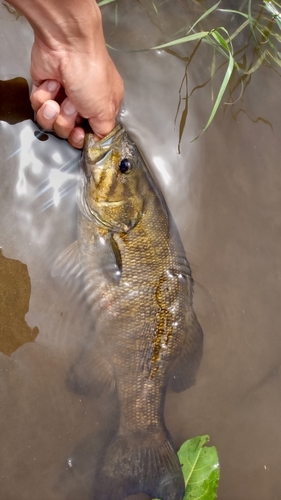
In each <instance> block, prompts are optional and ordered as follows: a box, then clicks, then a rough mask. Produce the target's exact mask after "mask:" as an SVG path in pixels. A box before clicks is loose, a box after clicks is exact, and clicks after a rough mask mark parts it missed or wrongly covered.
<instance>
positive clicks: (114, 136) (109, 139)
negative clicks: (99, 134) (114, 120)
mask: <svg viewBox="0 0 281 500" xmlns="http://www.w3.org/2000/svg"><path fill="white" fill-rule="evenodd" d="M124 132H125V129H124V128H123V127H122V125H121V124H120V123H118V124H117V125H116V126H115V127H114V129H113V130H112V131H111V132H110V134H108V135H106V136H105V137H103V138H102V139H101V140H100V141H95V139H94V134H92V133H88V134H87V135H86V138H85V146H84V148H85V149H86V150H87V149H90V148H93V147H96V148H102V149H104V148H108V150H109V149H111V146H112V145H114V144H116V143H118V142H119V141H120V139H121V138H122V136H123V134H124Z"/></svg>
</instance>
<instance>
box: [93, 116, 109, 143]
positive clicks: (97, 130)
mask: <svg viewBox="0 0 281 500" xmlns="http://www.w3.org/2000/svg"><path fill="white" fill-rule="evenodd" d="M89 124H90V127H91V129H92V130H93V131H94V135H95V136H96V137H97V138H98V140H100V139H102V138H103V137H105V136H106V135H108V134H110V132H111V131H112V130H113V129H114V127H115V119H112V120H107V121H99V120H97V118H89Z"/></svg>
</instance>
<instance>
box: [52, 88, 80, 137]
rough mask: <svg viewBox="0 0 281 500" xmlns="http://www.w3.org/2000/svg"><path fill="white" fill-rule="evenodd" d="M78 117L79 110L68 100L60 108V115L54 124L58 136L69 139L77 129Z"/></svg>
mask: <svg viewBox="0 0 281 500" xmlns="http://www.w3.org/2000/svg"><path fill="white" fill-rule="evenodd" d="M77 115H78V112H77V109H76V108H75V106H73V104H72V102H71V101H70V100H69V99H68V98H66V99H65V100H64V101H63V102H62V104H61V106H60V113H59V115H58V116H57V119H56V121H55V123H54V131H55V132H56V134H57V135H59V136H60V137H63V138H64V139H67V138H68V137H69V135H70V133H71V131H72V130H73V129H74V128H75V120H76V117H77Z"/></svg>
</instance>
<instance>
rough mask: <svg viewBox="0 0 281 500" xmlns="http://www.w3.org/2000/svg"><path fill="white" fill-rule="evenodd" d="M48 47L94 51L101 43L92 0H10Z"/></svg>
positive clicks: (102, 37) (100, 19) (101, 37)
mask: <svg viewBox="0 0 281 500" xmlns="http://www.w3.org/2000/svg"><path fill="white" fill-rule="evenodd" d="M10 3H11V5H13V7H15V8H17V9H19V10H20V11H21V12H22V13H23V14H24V15H25V17H26V18H27V20H28V22H29V23H30V25H31V26H32V28H33V30H34V33H35V36H36V37H37V38H38V39H39V40H40V41H41V42H42V43H43V44H44V45H45V46H46V47H47V48H48V49H49V50H55V51H60V50H75V51H76V52H77V51H78V52H80V51H81V52H82V51H83V52H84V53H85V52H86V53H87V52H89V53H91V54H92V53H93V52H97V51H99V50H100V49H101V47H102V46H104V45H105V41H104V36H103V29H102V18H101V12H100V9H99V7H98V5H97V3H96V1H95V0H83V2H82V1H81V2H77V0H60V1H59V2H58V1H57V0H48V1H46V0H10Z"/></svg>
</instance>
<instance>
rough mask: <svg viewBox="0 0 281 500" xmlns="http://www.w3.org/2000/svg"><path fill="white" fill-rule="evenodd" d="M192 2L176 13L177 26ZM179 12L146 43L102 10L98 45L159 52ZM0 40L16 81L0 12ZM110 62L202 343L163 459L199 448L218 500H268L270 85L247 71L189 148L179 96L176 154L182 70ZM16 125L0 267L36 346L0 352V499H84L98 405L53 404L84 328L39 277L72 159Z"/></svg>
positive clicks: (133, 57)
mask: <svg viewBox="0 0 281 500" xmlns="http://www.w3.org/2000/svg"><path fill="white" fill-rule="evenodd" d="M203 3H204V2H203ZM203 3H202V2H200V3H197V2H191V3H190V4H191V7H190V8H189V10H188V12H187V13H186V16H190V17H188V20H189V22H192V21H190V19H193V16H195V15H196V14H197V13H198V11H199V12H201V10H202V9H203V5H202V4H203ZM226 3H227V2H225V4H226ZM183 4H184V2H180V1H178V2H176V3H175V6H176V7H175V8H174V9H173V11H172V12H170V11H167V13H166V17H165V15H164V14H162V13H161V16H162V17H161V20H160V28H161V29H159V27H158V26H157V23H158V21H159V18H157V17H152V14H151V13H149V14H150V15H149V16H147V15H146V12H145V9H143V10H142V8H141V5H140V4H139V3H138V5H139V7H138V9H139V10H137V9H136V13H135V16H136V18H135V19H138V23H137V22H136V20H135V19H134V17H128V15H126V16H125V12H126V9H128V2H127V3H126V2H122V3H121V2H120V5H119V17H118V24H117V27H116V26H115V13H114V9H113V8H110V9H107V10H104V20H105V30H106V34H107V39H108V42H109V44H110V45H112V46H113V45H114V46H115V47H117V48H120V49H124V44H125V46H127V45H126V44H128V45H129V47H130V48H133V49H137V48H146V47H149V46H151V45H157V44H160V43H162V42H164V41H166V40H167V39H168V38H167V37H168V36H171V35H172V34H173V33H175V32H176V31H177V30H179V29H180V28H181V25H180V22H179V21H178V15H180V16H181V19H182V18H183V12H184V10H183V9H184V5H183ZM210 4H211V3H210V2H209V3H208V5H210ZM143 5H145V6H146V5H147V3H146V2H143ZM228 5H229V3H228ZM163 8H164V7H163ZM122 9H124V10H123V11H122ZM200 9H201V10H200ZM122 12H123V16H122ZM161 12H162V11H161ZM130 16H133V13H130ZM167 16H168V17H167ZM167 19H169V22H168V21H167ZM140 20H141V21H140ZM140 22H141V23H142V24H141V25H140V24H139V23H140ZM161 23H162V24H161ZM138 26H141V28H138ZM0 33H1V38H0V47H1V70H0V79H1V80H5V79H11V78H14V77H18V76H20V77H23V78H26V79H27V80H28V81H30V80H29V76H28V68H29V52H28V51H29V49H30V46H31V43H32V33H31V30H30V28H29V26H28V24H27V23H26V22H25V20H24V19H23V18H22V17H20V18H18V19H16V18H15V17H14V16H12V15H11V14H10V13H9V12H7V10H6V9H4V8H2V9H1V11H0ZM242 41H243V40H242ZM184 50H185V49H184V48H183V47H182V48H181V49H180V54H181V55H182V54H183V53H184ZM189 50H190V49H189ZM200 51H201V52H200V57H198V58H197V59H195V58H194V60H193V61H192V63H191V65H190V68H189V73H188V75H189V89H190V91H191V90H192V88H193V87H194V86H196V85H201V84H202V83H203V82H204V81H206V80H207V78H208V70H209V68H210V64H211V63H210V61H211V59H210V57H211V55H212V52H211V50H210V49H209V47H200ZM112 56H113V57H114V59H115V61H116V64H117V65H118V68H119V70H120V72H121V74H122V76H123V77H124V80H125V88H126V96H125V102H124V106H123V110H122V113H121V115H122V120H123V122H124V124H125V125H126V127H127V128H128V129H129V131H130V133H131V135H132V137H133V138H134V139H135V140H136V142H137V144H138V146H139V147H140V149H141V151H142V152H143V154H144V156H145V157H146V159H147V161H148V163H149V165H150V167H151V169H152V170H153V172H154V174H155V176H156V177H157V179H158V181H159V184H160V185H161V188H162V190H163V193H164V195H165V197H166V200H167V202H168V205H169V207H170V209H171V211H172V213H173V216H174V218H175V220H176V222H177V225H178V228H179V231H180V234H181V237H182V240H183V242H184V246H185V249H186V252H187V256H188V259H189V261H190V264H191V268H192V271H193V277H194V280H195V293H194V307H195V310H196V313H197V315H198V318H199V320H200V323H201V324H202V327H203V330H204V333H205V344H204V357H203V361H202V364H201V367H200V370H199V373H198V377H197V383H196V385H195V386H194V387H193V388H192V389H189V390H188V391H186V392H184V393H182V394H180V395H178V394H177V395H175V394H169V395H168V397H167V403H166V423H167V427H168V428H169V430H170V431H171V434H172V436H173V439H174V442H175V444H176V446H180V444H181V443H182V442H183V441H185V440H186V439H188V438H190V437H193V436H195V435H200V434H209V435H210V436H211V442H212V444H214V445H215V446H216V447H217V449H218V453H219V457H220V463H221V479H220V486H219V494H218V499H219V500H245V498H247V500H251V499H253V500H264V499H266V500H279V499H280V498H281V480H280V472H279V464H280V448H281V437H280V432H279V422H280V413H281V399H280V394H279V393H280V373H281V372H280V363H281V357H280V351H281V348H280V339H279V331H280V305H279V302H280V300H279V297H280V286H281V273H280V250H279V248H280V244H281V230H280V229H281V228H280V217H279V211H280V208H281V195H280V193H281V189H280V188H281V185H280V184H281V180H280V179H281V176H280V138H279V131H280V130H281V128H280V127H281V123H280V120H281V114H280V111H279V95H280V78H279V76H278V74H277V73H276V72H274V71H273V70H272V69H270V68H268V67H266V66H263V67H261V68H260V69H259V70H258V71H257V72H256V73H254V74H253V75H252V78H251V81H250V85H249V86H248V87H247V88H246V90H245V93H244V95H243V100H242V101H241V100H240V101H238V102H237V103H236V104H235V105H234V106H226V107H222V108H221V109H220V110H219V113H218V115H217V116H216V118H215V121H214V122H213V124H212V125H211V127H210V128H209V130H208V131H207V132H206V133H205V134H203V135H202V136H201V137H200V139H198V140H197V141H195V142H193V143H191V142H190V141H191V140H192V139H193V138H194V137H195V136H196V135H198V133H199V132H200V130H201V129H202V127H203V126H204V124H205V123H206V120H207V118H208V113H209V112H210V109H209V108H210V97H211V95H212V91H213V89H212V87H211V86H210V85H207V86H205V87H203V88H202V89H201V90H200V91H199V90H198V91H196V92H194V94H193V96H192V98H191V99H190V100H189V113H188V119H187V124H186V128H185V131H184V135H183V139H182V143H181V154H178V124H177V125H176V127H175V126H174V117H175V114H176V109H177V105H178V89H179V86H180V83H181V80H182V77H183V73H184V70H185V63H184V62H183V61H182V60H181V59H179V58H176V57H174V56H172V55H170V54H167V53H165V52H161V51H158V52H152V51H144V52H122V51H119V52H117V51H112ZM216 85H217V83H216V84H215V89H216ZM215 89H214V90H215ZM238 94H239V92H238ZM17 121H19V123H16V124H14V125H11V124H10V123H11V122H10V123H7V122H5V121H1V122H0V128H1V134H0V142H1V179H2V182H1V183H0V210H1V217H0V234H1V238H0V246H1V247H2V249H3V254H4V256H5V257H6V258H8V259H15V260H18V261H21V262H22V263H23V264H25V265H27V270H28V274H29V276H30V281H31V296H30V304H29V312H28V313H27V315H26V317H25V320H26V323H27V325H28V326H29V327H30V328H35V327H38V330H39V333H38V335H37V337H36V339H35V340H34V341H33V342H29V343H24V344H23V345H22V346H21V347H20V348H18V349H17V350H16V351H15V352H14V353H13V354H11V355H10V356H7V355H5V354H3V353H0V371H1V378H0V394H1V396H0V397H1V414H0V427H1V433H0V436H1V437H0V442H1V447H0V471H1V474H0V491H1V498H3V500H14V499H15V498H17V500H25V499H28V500H37V499H38V498H40V499H41V500H50V499H52V500H64V499H67V500H76V499H77V498H79V500H88V499H89V495H90V491H91V486H92V477H93V472H92V471H93V470H94V469H95V464H96V460H97V457H98V455H99V449H101V448H102V447H103V446H104V443H105V441H106V440H107V438H108V434H109V432H110V429H112V425H113V422H114V404H111V403H110V402H108V401H107V400H106V399H100V400H93V399H90V398H87V397H85V396H83V397H81V396H79V395H76V394H74V393H72V392H71V391H69V390H67V387H66V385H65V378H66V374H67V371H68V369H69V366H70V364H71V362H72V361H73V359H75V356H76V353H77V350H78V349H79V346H80V343H81V342H82V343H83V339H85V338H86V332H87V328H89V325H88V319H87V312H86V311H85V310H83V307H82V306H80V305H78V304H77V308H76V309H75V310H73V305H72V304H73V303H72V299H71V297H70V293H69V291H68V290H67V289H65V288H64V287H63V286H62V284H60V283H59V281H57V280H55V279H54V278H52V277H51V268H52V263H53V262H54V259H55V258H56V256H57V255H58V254H59V253H60V252H61V250H63V249H64V248H65V247H66V246H67V245H68V244H69V243H71V242H72V241H73V240H74V239H75V223H76V216H75V186H76V182H77V176H78V174H79V170H78V157H79V153H78V152H76V151H74V150H73V149H72V148H71V147H70V146H68V144H67V143H65V142H64V141H61V140H59V139H57V138H56V137H54V136H52V135H49V138H48V140H46V141H40V140H38V138H37V137H36V134H37V133H38V127H37V126H36V124H34V123H33V122H32V121H31V120H24V121H20V119H19V118H18V120H17V119H15V122H17ZM267 122H268V123H267ZM37 135H38V134H37ZM58 186H60V187H59V189H58ZM14 314H16V308H15V310H14ZM81 325H83V327H82V326H81ZM93 450H94V451H93Z"/></svg>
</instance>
